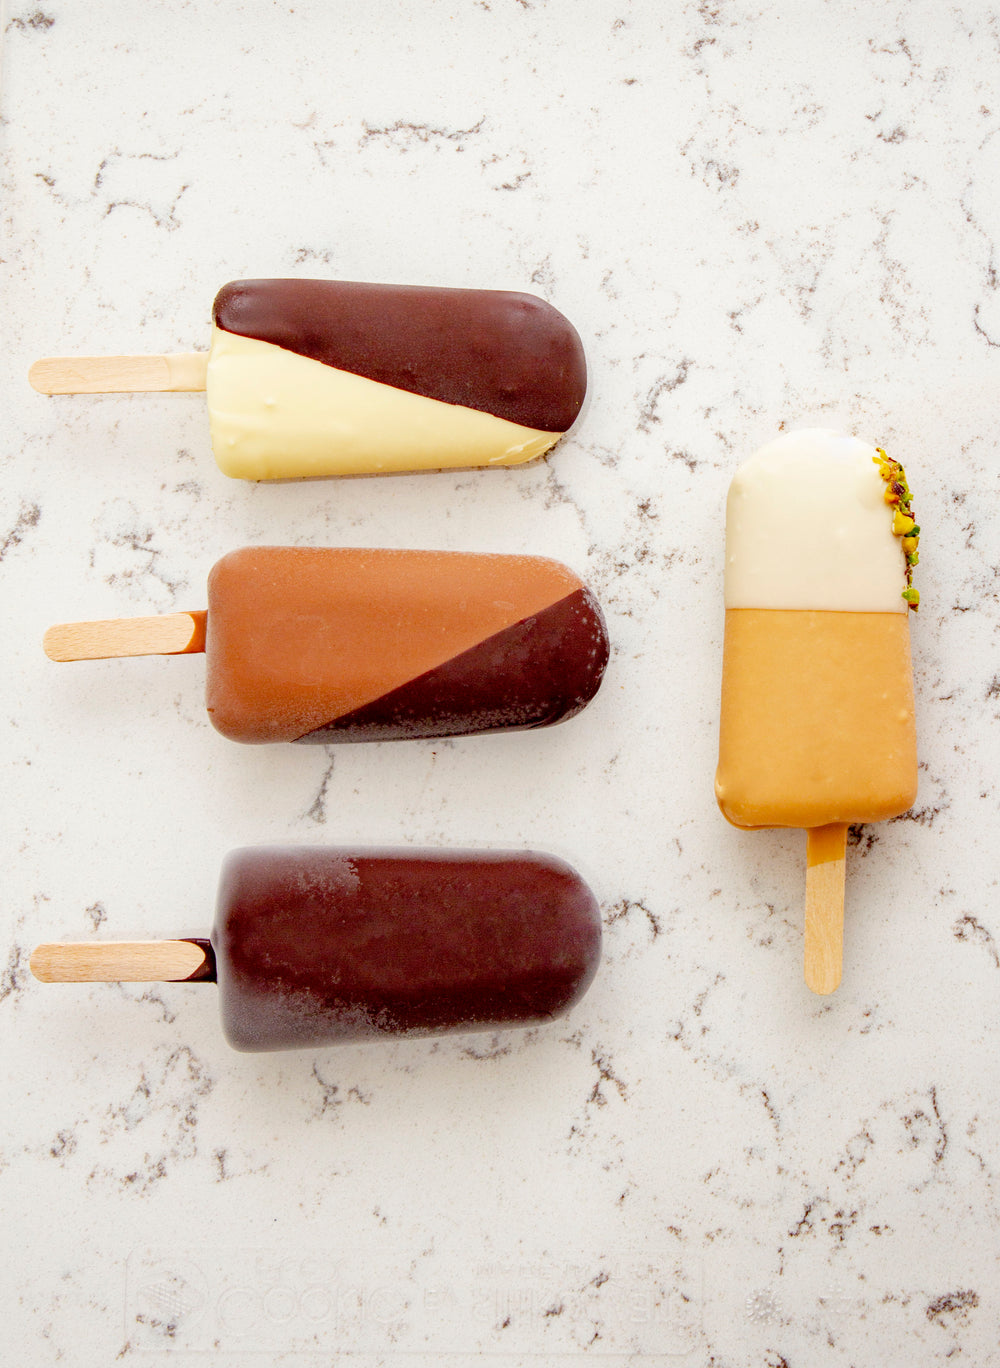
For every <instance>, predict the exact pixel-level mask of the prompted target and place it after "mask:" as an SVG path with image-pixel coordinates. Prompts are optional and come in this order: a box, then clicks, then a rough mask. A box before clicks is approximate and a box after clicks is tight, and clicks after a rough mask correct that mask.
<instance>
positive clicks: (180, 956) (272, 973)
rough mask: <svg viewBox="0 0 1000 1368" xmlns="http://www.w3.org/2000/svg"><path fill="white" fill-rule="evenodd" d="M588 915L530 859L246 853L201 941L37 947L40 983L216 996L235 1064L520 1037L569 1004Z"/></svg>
mask: <svg viewBox="0 0 1000 1368" xmlns="http://www.w3.org/2000/svg"><path fill="white" fill-rule="evenodd" d="M600 953H601V918H600V911H599V909H598V906H597V903H596V901H595V899H594V895H593V894H592V893H591V891H590V889H589V888H588V887H587V885H586V884H585V883H584V881H583V880H582V879H581V878H580V876H579V874H577V873H576V871H575V870H574V869H572V868H571V867H570V866H569V865H568V864H565V863H564V862H563V861H562V860H558V859H556V858H555V857H553V856H551V855H543V854H538V853H536V852H533V851H526V852H519V851H496V852H487V851H470V850H459V851H439V850H362V851H352V850H345V849H334V848H311V849H310V848H295V847H291V848H289V847H267V846H265V847H255V848H247V849H242V850H235V851H233V852H232V853H231V854H230V855H228V856H227V857H226V860H225V862H224V864H223V868H222V878H221V883H220V887H219V896H218V904H217V908H216V919H215V929H214V930H213V931H212V934H211V937H210V938H209V939H205V940H203V939H193V940H179V941H154V942H141V941H140V942H129V941H118V942H110V943H104V944H100V943H94V942H84V943H75V944H69V945H58V944H56V945H51V944H50V945H41V946H39V947H38V948H37V949H36V950H35V951H34V953H33V954H32V956H31V969H32V972H33V973H34V975H35V977H36V978H38V979H41V980H42V981H44V982H95V981H118V982H121V981H132V982H148V981H150V980H154V979H159V980H167V981H174V982H180V981H183V982H188V981H195V980H198V981H202V982H210V981H217V982H218V985H219V998H220V1005H221V1009H222V1025H223V1030H224V1032H225V1035H226V1039H227V1040H228V1041H229V1043H230V1045H232V1046H233V1047H234V1049H237V1050H293V1049H312V1048H314V1047H317V1046H323V1045H335V1044H340V1043H343V1042H347V1041H357V1040H367V1039H374V1038H380V1037H388V1036H424V1035H437V1034H441V1033H444V1032H448V1031H494V1030H500V1029H506V1028H507V1027H512V1026H533V1025H538V1024H540V1023H543V1022H547V1021H550V1020H552V1019H553V1018H554V1017H558V1016H561V1015H563V1013H565V1012H568V1011H569V1009H570V1008H571V1007H572V1006H573V1005H574V1004H575V1003H576V1002H577V1001H579V999H580V998H581V997H582V996H583V994H584V992H585V991H586V990H587V988H588V986H589V984H590V982H591V980H592V979H593V977H594V974H595V973H596V971H597V964H598V961H599V959H600Z"/></svg>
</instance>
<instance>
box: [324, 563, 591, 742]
mask: <svg viewBox="0 0 1000 1368" xmlns="http://www.w3.org/2000/svg"><path fill="white" fill-rule="evenodd" d="M607 663H608V638H607V632H606V630H605V626H604V618H603V616H602V614H601V610H600V608H599V606H598V604H597V601H596V599H595V598H594V596H593V594H591V592H590V590H589V589H578V590H576V592H575V593H573V594H570V595H568V596H567V597H566V598H564V599H561V600H560V601H559V602H558V603H554V604H553V605H552V607H551V608H545V609H543V610H542V611H541V612H539V613H536V614H535V615H534V616H532V617H530V618H526V619H523V620H522V621H521V622H517V623H515V624H514V625H513V626H511V627H508V628H506V629H505V630H504V631H502V632H496V633H495V634H494V635H493V636H489V637H486V638H485V639H484V640H483V641H481V642H479V643H478V645H476V646H473V647H472V648H471V649H469V650H467V651H463V652H462V653H461V654H460V655H457V656H453V657H452V658H451V659H450V660H447V661H445V662H444V664H443V665H439V666H438V667H437V668H436V669H433V670H428V671H427V672H426V674H422V675H418V676H417V677H416V678H415V679H411V680H410V681H409V682H408V683H406V684H403V685H401V686H400V687H399V688H396V689H393V690H392V691H391V692H389V693H386V694H383V695H382V697H380V698H376V699H375V700H374V701H373V702H371V703H368V704H366V705H365V706H364V707H361V708H356V709H355V710H354V711H353V712H349V713H346V714H345V715H344V716H343V717H339V718H337V719H335V720H334V721H332V722H330V723H329V724H327V725H326V726H325V727H318V728H317V729H316V730H315V731H312V732H309V733H307V734H306V735H305V736H301V737H299V740H300V741H302V742H315V743H317V744H320V743H329V742H335V741H402V740H409V739H412V738H416V737H432V736H469V735H473V734H483V733H487V732H498V731H524V730H526V729H528V728H531V727H548V726H551V725H552V724H553V723H556V722H564V721H566V719H567V718H570V717H573V716H574V715H575V714H576V713H578V712H579V711H580V710H581V708H584V707H586V705H587V704H588V703H589V702H590V700H591V699H592V698H593V696H594V694H595V693H596V692H597V690H598V688H599V687H600V683H601V679H602V677H603V675H604V669H605V666H606V665H607Z"/></svg>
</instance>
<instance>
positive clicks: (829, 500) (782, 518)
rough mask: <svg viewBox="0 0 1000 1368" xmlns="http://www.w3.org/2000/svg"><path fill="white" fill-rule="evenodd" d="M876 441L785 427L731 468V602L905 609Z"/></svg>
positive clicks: (898, 547) (899, 554)
mask: <svg viewBox="0 0 1000 1368" xmlns="http://www.w3.org/2000/svg"><path fill="white" fill-rule="evenodd" d="M875 456H876V451H875V448H874V447H871V446H869V445H868V444H867V443H866V442H862V441H859V440H858V438H857V437H848V436H846V435H845V434H843V433H840V432H832V431H827V430H826V429H823V428H809V429H803V430H802V431H800V432H788V433H783V434H782V435H781V436H780V437H778V438H776V439H775V440H774V441H773V442H769V443H768V444H767V445H766V446H763V447H761V448H760V450H759V451H758V452H756V453H755V455H753V456H751V458H750V459H749V460H748V461H747V462H745V463H744V464H743V465H742V466H740V468H739V469H738V470H737V472H736V474H735V475H734V476H733V480H732V483H731V485H730V486H729V499H728V502H727V505H726V607H727V608H800V609H828V610H833V611H839V612H855V613H865V612H868V613H905V612H906V611H907V604H906V602H905V600H904V599H903V597H902V593H903V590H904V589H905V588H906V568H905V558H904V555H903V548H902V543H901V539H900V538H899V537H896V536H894V535H893V532H892V509H891V508H890V507H889V506H888V505H887V504H886V502H885V498H884V493H885V483H884V481H883V480H882V477H881V475H880V474H879V471H878V467H877V466H876V465H875V462H874V459H873V458H874V457H875Z"/></svg>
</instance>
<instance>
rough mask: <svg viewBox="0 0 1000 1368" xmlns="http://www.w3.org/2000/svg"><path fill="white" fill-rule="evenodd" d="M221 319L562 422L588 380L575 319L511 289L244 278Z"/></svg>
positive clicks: (535, 422) (533, 417)
mask: <svg viewBox="0 0 1000 1368" xmlns="http://www.w3.org/2000/svg"><path fill="white" fill-rule="evenodd" d="M212 317H213V320H214V322H215V324H216V327H218V328H221V329H223V331H225V332H228V333H235V334H237V335H239V336H242V337H249V338H256V339H257V340H258V341H261V342H269V343H271V344H273V345H274V346H277V347H282V348H284V349H285V350H286V351H290V352H296V353H297V354H299V355H300V356H306V357H309V358H311V359H312V360H314V361H320V362H322V363H323V364H324V365H327V366H333V367H335V368H336V369H338V370H344V371H350V372H353V373H354V374H355V375H360V376H363V377H365V378H366V379H369V380H375V381H379V382H380V383H382V384H385V385H392V386H394V387H395V388H396V389H402V390H408V391H410V393H412V394H419V395H423V396H424V397H425V398H428V399H438V400H441V401H443V402H444V403H448V404H461V405H463V406H464V407H466V408H471V409H479V410H481V411H482V412H485V413H490V414H493V415H494V416H496V417H497V418H505V419H507V421H508V422H511V423H518V424H521V425H523V426H525V427H529V428H537V429H540V430H542V431H545V432H560V433H561V432H565V431H567V429H568V428H570V427H571V426H572V425H573V423H574V421H575V420H576V417H577V414H578V413H579V412H580V408H581V405H582V404H583V399H584V395H585V393H586V389H587V366H586V361H585V358H584V354H583V345H582V343H581V342H580V338H579V336H578V335H577V332H576V329H575V328H574V327H573V325H572V324H571V323H570V322H569V320H568V319H566V318H564V317H563V315H562V314H561V313H560V312H559V311H558V309H554V308H553V307H552V305H551V304H547V303H545V301H544V300H541V299H538V298H536V297H535V296H534V295H528V294H518V293H512V292H509V291H506V290H461V289H444V288H436V287H433V286H416V285H369V284H363V283H358V282H354V281H344V280H238V281H233V282H231V283H230V284H228V285H224V286H223V287H222V289H221V290H220V291H219V293H218V295H216V298H215V304H214V306H213V309H212Z"/></svg>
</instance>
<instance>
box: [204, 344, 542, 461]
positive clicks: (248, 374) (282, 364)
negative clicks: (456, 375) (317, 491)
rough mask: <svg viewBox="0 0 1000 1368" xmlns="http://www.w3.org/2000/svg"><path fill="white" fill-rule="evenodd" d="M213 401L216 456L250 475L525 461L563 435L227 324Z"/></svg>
mask: <svg viewBox="0 0 1000 1368" xmlns="http://www.w3.org/2000/svg"><path fill="white" fill-rule="evenodd" d="M206 398H207V400H208V416H209V423H210V425H211V431H212V448H213V450H214V452H215V459H216V461H217V462H218V464H219V467H220V469H221V470H222V471H223V472H224V473H225V474H226V475H232V476H235V477H236V478H238V479H243V480H289V479H303V478H307V477H309V476H316V475H361V474H376V473H380V472H385V471H401V470H439V469H443V468H445V467H450V466H485V465H517V464H520V463H521V462H522V461H530V460H531V459H532V457H534V456H539V455H541V453H542V452H543V451H547V450H548V449H549V447H550V446H552V445H553V444H554V443H555V442H557V441H558V440H559V437H560V436H561V435H562V434H561V433H558V432H540V431H537V430H536V429H534V428H528V427H522V426H520V425H519V424H517V423H510V422H508V421H507V420H506V419H504V418H497V417H495V416H494V415H493V414H490V413H481V412H480V411H479V410H478V409H472V408H465V407H464V406H462V405H460V404H446V403H443V402H442V401H441V400H439V399H428V398H425V397H424V396H423V395H420V394H411V393H409V391H407V390H401V389H396V388H395V387H394V386H392V385H384V384H381V383H380V382H379V381H377V380H368V379H366V378H364V377H363V376H360V375H354V374H352V373H351V372H349V371H343V370H337V369H336V368H335V367H333V366H326V365H324V364H323V363H322V362H321V361H313V360H312V359H311V358H310V357H307V356H299V355H298V354H297V353H295V352H290V351H286V350H285V349H284V348H283V347H276V346H274V344H273V343H270V342H260V341H257V340H256V339H254V338H249V337H240V336H238V335H237V334H235V333H228V332H225V331H224V330H223V329H221V328H215V329H213V333H212V350H211V353H210V357H209V362H208V374H207V380H206Z"/></svg>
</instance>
